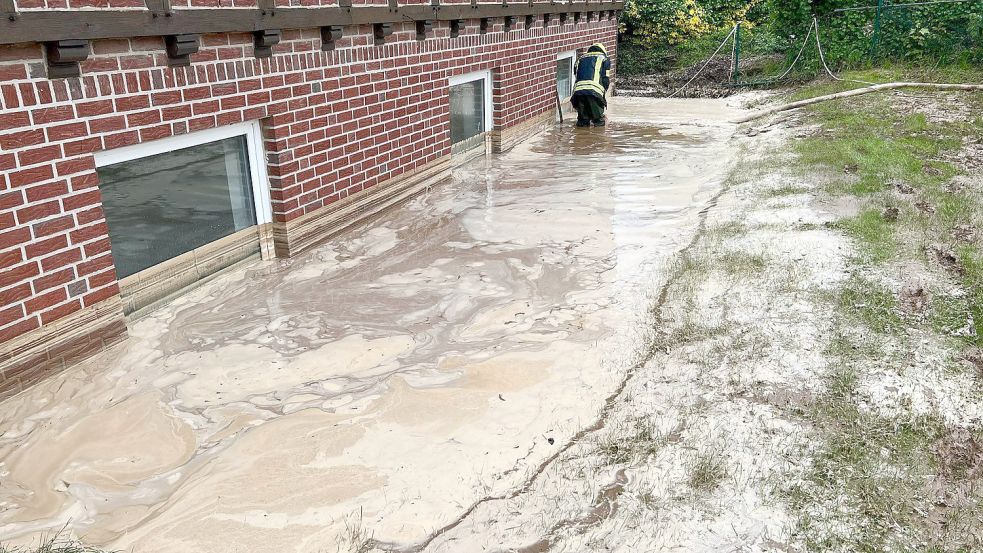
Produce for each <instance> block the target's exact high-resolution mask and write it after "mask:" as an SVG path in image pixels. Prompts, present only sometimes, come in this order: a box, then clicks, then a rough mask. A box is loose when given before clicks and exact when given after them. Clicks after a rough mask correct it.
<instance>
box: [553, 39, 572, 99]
mask: <svg viewBox="0 0 983 553" xmlns="http://www.w3.org/2000/svg"><path fill="white" fill-rule="evenodd" d="M568 58H569V59H570V92H568V93H567V95H566V96H564V97H562V98H560V99H561V100H566V99H567V98H569V97H570V96H572V95H573V86H574V84H575V83H576V82H577V73H576V70H577V51H576V50H568V51H566V52H560V53H559V54H557V55H556V61H560V60H564V59H568ZM557 84H559V83H557Z"/></svg>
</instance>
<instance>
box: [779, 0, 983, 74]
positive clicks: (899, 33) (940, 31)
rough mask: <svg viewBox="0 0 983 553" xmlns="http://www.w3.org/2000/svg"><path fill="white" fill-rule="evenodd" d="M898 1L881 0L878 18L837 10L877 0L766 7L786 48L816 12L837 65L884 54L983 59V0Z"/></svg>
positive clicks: (810, 0) (802, 1) (812, 0)
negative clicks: (947, 0) (950, 0)
mask: <svg viewBox="0 0 983 553" xmlns="http://www.w3.org/2000/svg"><path fill="white" fill-rule="evenodd" d="M901 3H908V2H907V1H904V2H902V1H901V0H897V1H894V0H885V2H884V5H885V7H884V8H883V9H882V11H881V17H880V21H879V22H877V21H875V20H876V15H877V10H876V9H859V10H850V11H841V12H837V11H836V10H837V9H842V8H860V7H871V6H876V5H877V0H768V6H767V11H768V17H769V21H770V25H771V27H772V29H773V31H774V32H775V34H776V35H778V36H779V37H781V39H782V40H784V41H785V43H786V46H787V47H789V48H793V47H794V46H796V45H798V44H801V40H802V37H803V35H804V34H805V33H806V31H807V30H808V28H809V25H810V23H811V21H812V18H813V16H815V17H817V18H818V19H819V26H820V33H821V37H822V42H823V48H824V50H825V52H826V55H827V59H828V61H830V62H831V63H832V64H833V65H835V66H837V67H840V68H842V67H846V66H850V67H857V66H861V65H865V64H871V63H873V62H880V61H883V60H897V61H931V62H932V63H933V64H943V65H949V64H979V63H983V0H967V1H965V2H957V3H945V4H929V5H920V6H893V4H901ZM811 55H813V56H814V53H813V54H811Z"/></svg>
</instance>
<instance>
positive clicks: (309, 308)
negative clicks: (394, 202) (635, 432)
mask: <svg viewBox="0 0 983 553" xmlns="http://www.w3.org/2000/svg"><path fill="white" fill-rule="evenodd" d="M611 111H612V113H611V122H610V124H609V125H608V127H607V128H603V129H589V130H587V129H581V130H575V129H574V128H572V127H571V126H569V125H565V126H562V127H558V128H555V129H553V130H550V131H547V132H544V133H542V134H540V135H538V136H535V137H533V138H531V139H530V140H528V141H527V142H526V143H524V144H522V145H520V146H518V147H517V148H516V149H514V150H513V151H512V152H510V153H508V154H505V155H501V156H492V157H490V158H487V159H480V160H476V161H473V162H470V163H468V164H466V165H464V166H462V167H459V168H458V169H456V170H455V171H454V174H453V176H452V177H450V178H449V179H447V180H446V181H444V182H442V183H440V184H438V185H436V186H434V187H433V188H432V189H431V190H429V191H428V192H426V193H425V194H423V195H421V196H419V197H417V198H415V199H414V200H412V201H410V202H408V203H406V204H404V205H402V206H400V207H399V208H397V209H394V210H391V211H389V212H388V213H386V214H384V215H383V216H381V217H379V218H377V219H376V220H374V221H372V222H371V223H368V224H365V225H362V226H359V227H357V228H354V229H352V230H350V231H349V232H346V233H344V234H343V235H341V236H339V237H337V238H334V239H332V240H330V241H328V242H326V243H325V244H323V245H322V246H320V247H318V248H316V249H315V250H314V251H312V252H309V253H307V254H304V255H301V256H299V257H297V258H294V259H290V260H276V261H272V262H257V263H256V264H254V265H252V266H250V267H247V268H244V269H240V270H237V271H234V272H232V273H229V274H226V275H223V276H221V277H219V278H217V279H215V280H214V281H211V282H209V283H208V284H206V285H204V286H203V287H201V288H199V289H197V290H195V291H193V292H191V293H189V294H187V295H185V296H183V297H181V298H179V299H178V300H176V301H175V302H173V303H172V304H171V305H169V306H167V307H165V308H163V309H160V310H158V311H156V312H155V313H153V314H151V315H150V316H147V317H145V318H143V319H141V320H139V321H137V322H135V323H134V324H133V325H132V328H131V338H130V339H129V340H128V341H127V342H125V343H124V344H122V345H120V346H119V347H118V348H116V349H115V350H113V351H111V352H108V353H106V354H104V355H101V356H99V357H97V358H94V359H92V360H90V361H89V362H86V363H85V364H83V365H81V366H79V367H77V368H75V369H73V370H71V371H68V372H66V373H63V374H61V375H59V376H57V377H54V378H52V379H50V380H48V381H46V382H43V383H42V384H40V385H38V386H37V387H35V388H34V389H32V390H29V391H28V392H27V393H24V394H21V395H19V396H17V397H15V398H12V399H11V400H8V401H6V402H5V403H3V404H0V459H2V461H0V539H2V540H4V542H5V543H13V544H26V543H30V542H32V541H33V540H36V539H37V538H38V537H39V536H40V535H41V534H42V533H44V532H46V531H47V532H50V531H52V530H57V529H60V528H62V527H65V528H66V530H65V531H66V533H71V534H72V535H75V536H78V537H79V538H81V539H82V540H84V541H86V542H88V543H92V544H96V545H100V546H103V547H106V548H107V549H125V550H128V551H129V550H131V551H135V552H137V553H142V552H175V553H177V552H180V553H188V552H195V551H208V552H210V553H222V552H234V551H249V552H250V553H265V552H270V553H272V552H277V553H281V552H298V553H300V552H304V553H308V552H317V551H335V550H338V549H340V550H346V549H347V548H350V546H351V543H352V542H358V541H359V540H361V539H364V538H367V537H371V538H373V542H375V543H385V544H390V545H391V546H392V547H394V548H412V547H414V545H415V544H420V543H426V540H427V539H428V537H429V536H430V535H431V533H432V532H433V531H434V529H436V528H442V527H444V526H446V525H448V524H450V523H452V522H453V521H455V520H458V519H459V518H460V517H462V513H466V512H467V510H468V509H469V508H470V507H471V506H473V505H474V504H475V502H476V501H479V500H480V499H481V498H483V497H488V496H490V495H496V494H504V493H508V491H509V490H511V489H514V488H515V487H516V486H520V485H522V483H523V482H525V481H526V480H527V478H528V476H529V474H530V473H532V472H533V471H535V470H536V468H537V467H538V466H540V465H541V464H542V463H543V461H544V460H546V459H549V458H550V456H551V455H553V454H554V452H555V451H556V450H557V448H559V447H561V444H564V443H567V442H568V441H569V440H570V438H571V437H572V436H574V435H575V434H576V433H577V432H578V431H579V430H581V429H583V428H585V427H589V426H590V425H591V424H592V423H594V421H595V420H596V418H597V416H598V413H599V412H600V411H601V409H602V407H603V404H604V401H605V398H606V397H608V396H609V395H610V394H611V392H612V391H613V390H615V389H617V388H618V386H619V383H620V382H621V380H622V378H623V376H624V374H625V373H626V371H627V369H628V368H629V367H630V366H631V364H632V363H633V362H634V360H635V359H636V358H637V357H638V355H639V354H640V352H641V351H642V350H643V349H645V347H646V343H645V342H646V336H647V335H648V334H649V332H650V331H651V329H650V328H649V325H648V323H649V322H650V321H649V314H648V313H649V306H650V304H651V301H652V296H653V294H656V293H657V291H658V289H659V287H660V286H661V284H662V283H663V282H664V280H665V272H666V271H665V268H666V266H667V263H668V262H669V260H670V259H671V257H672V255H673V253H674V252H676V251H677V250H678V249H679V248H681V247H682V246H683V245H684V244H686V243H687V242H688V241H689V240H690V238H691V237H692V234H693V233H694V232H695V228H696V224H697V221H698V213H699V211H700V209H702V208H703V207H704V205H705V203H706V201H707V200H708V199H709V198H710V197H711V196H712V195H713V193H714V192H715V191H716V190H718V189H719V187H720V183H721V180H722V178H723V175H724V174H725V173H726V170H727V167H728V165H729V163H730V161H731V158H732V154H731V153H730V152H729V150H728V147H727V144H726V142H727V140H728V138H729V137H730V135H731V134H732V132H733V127H732V126H731V125H729V124H728V123H726V121H728V120H730V119H732V118H733V117H734V116H735V115H736V112H737V108H734V107H732V106H730V105H728V104H726V103H725V102H724V101H719V100H718V101H713V100H678V101H665V100H646V99H617V100H615V101H613V102H612V110H611Z"/></svg>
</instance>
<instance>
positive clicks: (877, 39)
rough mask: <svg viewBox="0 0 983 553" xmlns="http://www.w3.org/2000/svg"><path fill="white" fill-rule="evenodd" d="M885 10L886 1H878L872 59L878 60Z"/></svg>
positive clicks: (871, 50) (871, 49)
mask: <svg viewBox="0 0 983 553" xmlns="http://www.w3.org/2000/svg"><path fill="white" fill-rule="evenodd" d="M883 10H884V0H877V13H876V14H874V38H873V42H872V43H871V48H870V52H871V58H872V59H875V60H876V59H877V43H878V42H880V40H881V12H882V11H883Z"/></svg>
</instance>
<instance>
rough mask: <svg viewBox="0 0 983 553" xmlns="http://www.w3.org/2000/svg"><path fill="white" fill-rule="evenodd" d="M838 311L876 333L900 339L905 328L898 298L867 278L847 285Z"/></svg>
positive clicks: (855, 279) (842, 293)
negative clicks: (899, 336)
mask: <svg viewBox="0 0 983 553" xmlns="http://www.w3.org/2000/svg"><path fill="white" fill-rule="evenodd" d="M838 307H839V309H840V312H841V313H843V314H845V315H846V316H847V317H849V318H850V319H851V320H852V321H855V322H857V323H859V324H862V325H863V326H865V327H867V328H868V329H870V330H873V331H876V332H881V333H887V334H891V335H897V334H899V333H900V332H901V331H902V330H903V328H904V321H903V320H902V319H901V313H900V311H899V309H898V300H897V298H896V297H895V296H894V294H893V293H892V292H891V291H890V290H887V289H886V288H884V287H883V286H880V285H878V284H877V283H874V282H871V281H870V280H867V279H864V278H860V277H857V276H854V277H851V279H850V280H849V281H847V283H846V284H845V285H844V286H843V288H842V289H841V290H840V295H839V302H838Z"/></svg>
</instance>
